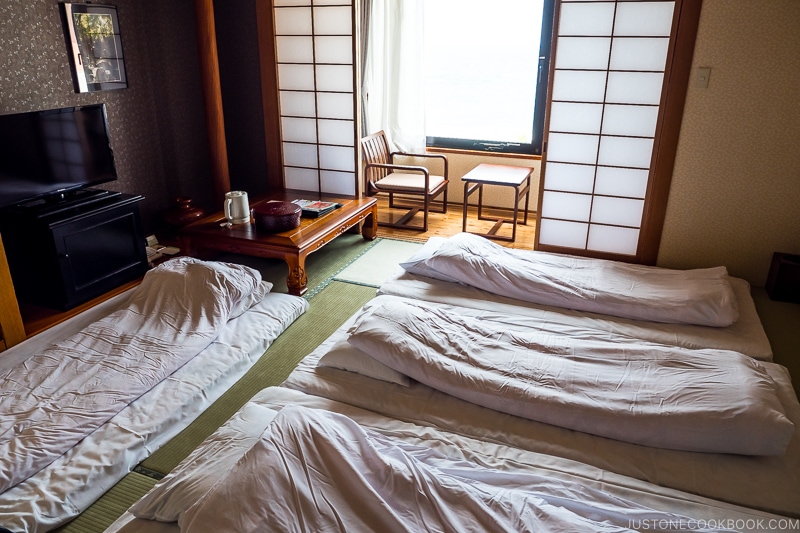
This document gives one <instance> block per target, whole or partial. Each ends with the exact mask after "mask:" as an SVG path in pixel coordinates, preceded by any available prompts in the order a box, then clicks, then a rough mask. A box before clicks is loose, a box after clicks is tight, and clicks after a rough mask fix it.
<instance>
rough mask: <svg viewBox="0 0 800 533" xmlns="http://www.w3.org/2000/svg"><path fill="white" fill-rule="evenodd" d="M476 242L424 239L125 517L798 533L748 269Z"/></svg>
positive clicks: (164, 523)
mask: <svg viewBox="0 0 800 533" xmlns="http://www.w3.org/2000/svg"><path fill="white" fill-rule="evenodd" d="M476 239H480V238H478V237H475V236H469V235H466V234H462V235H457V236H456V237H453V238H451V239H446V240H444V239H431V241H429V242H428V244H426V245H425V246H424V247H423V249H422V250H420V252H419V253H418V254H415V256H414V257H412V258H410V259H409V261H407V262H404V263H403V265H402V266H403V270H401V271H399V272H398V273H397V274H396V275H394V276H392V278H391V279H390V280H388V281H387V282H385V283H383V285H382V286H381V287H380V289H379V291H378V296H376V298H374V299H373V300H371V301H370V302H369V303H368V304H367V305H365V306H364V308H363V309H362V310H361V311H360V312H358V313H356V315H354V316H353V317H351V318H350V319H349V320H348V321H347V322H346V323H345V324H344V325H343V326H342V327H341V328H339V330H337V331H336V332H335V333H334V334H333V335H332V336H331V337H330V338H328V339H327V340H326V341H325V342H324V343H322V344H321V345H320V346H319V347H318V348H317V349H316V350H314V351H313V352H312V353H311V354H310V355H309V356H307V357H306V358H305V359H304V360H303V361H302V362H301V363H300V365H299V366H298V367H297V368H296V369H295V371H294V372H293V373H292V374H291V375H290V376H289V378H288V379H287V380H286V382H285V383H284V384H283V386H282V387H278V388H271V389H266V390H264V391H262V392H261V393H259V394H258V395H257V396H256V397H254V398H253V400H252V401H251V404H255V405H251V404H248V406H250V407H249V408H248V406H245V408H243V410H242V411H240V412H239V413H238V414H237V416H236V417H234V418H232V419H231V420H230V421H229V423H228V424H226V426H223V427H222V428H220V430H218V432H217V433H215V435H212V436H211V437H209V439H207V441H206V442H204V444H203V445H201V446H200V447H199V448H198V449H197V450H195V452H193V454H192V455H190V456H189V457H188V458H187V459H186V460H185V461H184V462H183V463H182V464H181V465H180V466H179V467H178V468H176V470H175V471H174V472H173V473H172V474H170V475H169V476H168V477H167V478H165V479H164V480H163V481H162V482H160V483H159V484H158V485H156V487H155V488H154V489H153V491H151V492H150V493H149V494H148V495H146V496H145V497H144V498H143V499H142V500H140V501H139V502H138V503H137V504H136V505H134V506H133V507H132V508H131V510H130V511H129V512H128V513H126V514H125V516H123V517H121V518H120V520H118V521H117V523H115V525H114V526H113V527H112V529H111V530H112V531H124V532H125V533H131V532H154V531H177V530H180V531H212V530H213V531H220V530H237V531H246V530H251V531H256V530H264V528H267V529H269V530H287V531H288V530H303V529H307V530H314V529H316V528H317V527H320V528H324V527H328V528H331V530H342V531H344V530H348V527H355V528H356V529H358V528H369V529H373V530H374V529H375V528H378V529H381V530H386V531H416V530H428V529H432V530H440V529H441V530H448V529H449V530H453V531H461V530H474V531H486V530H489V531H494V530H497V531H506V530H508V531H525V530H531V531H533V530H563V531H627V530H687V529H692V530H709V531H720V530H722V531H727V530H738V531H766V530H775V529H780V528H782V529H785V530H796V529H800V519H799V518H798V517H799V516H800V503H799V502H800V438H798V434H797V431H796V430H795V428H796V427H797V425H798V424H800V404H798V401H797V397H796V395H795V393H794V390H793V389H792V386H791V381H790V379H789V376H788V373H787V371H786V369H785V368H783V367H781V366H780V365H776V364H774V363H772V362H771V350H770V346H769V342H768V340H767V338H766V335H765V334H764V331H763V328H762V327H761V324H760V321H759V320H758V316H757V314H756V311H755V306H754V303H753V301H752V298H751V297H750V294H749V287H748V285H747V283H746V282H744V281H743V280H738V279H734V278H729V277H728V276H727V273H726V272H725V271H724V269H703V270H701V271H670V270H665V269H656V268H653V267H636V266H630V265H622V264H618V263H614V262H603V261H595V260H582V259H580V258H566V257H564V256H555V257H553V256H552V255H550V254H545V255H542V254H540V253H538V252H524V251H514V252H511V253H510V254H509V253H508V252H507V251H506V250H505V249H503V250H499V249H497V248H495V247H494V246H496V245H493V244H492V243H490V242H489V241H486V240H483V239H481V240H476ZM459 249H460V251H459ZM498 260H499V261H500V262H499V263H498V262H497V261H498ZM543 264H544V267H542V265H543ZM517 267H519V268H517ZM565 280H567V281H568V282H565ZM620 295H627V297H625V298H620ZM585 300H589V301H588V302H587V301H585ZM640 317H643V318H640ZM476 369H479V370H480V371H478V370H476ZM498 375H499V376H500V378H499V379H497V376H498ZM256 406H260V407H266V408H268V409H269V411H268V412H261V413H260V414H258V415H256V414H254V412H256V411H258V407H256ZM248 409H249V410H248ZM284 411H285V413H284ZM659 413H660V414H661V415H662V416H661V417H659ZM237 417H238V422H237ZM243 417H244V418H248V417H249V418H250V419H251V423H246V424H245V423H242V422H241V419H242V418H243ZM253 417H255V418H256V419H257V420H258V422H252V419H253ZM245 426H247V427H248V428H249V429H242V428H243V427H245ZM234 441H235V442H236V443H237V444H236V445H235V446H233V447H235V448H237V450H236V451H235V452H233V453H231V454H229V455H230V456H228V457H226V458H225V459H219V457H218V452H219V450H220V449H222V448H226V449H227V448H230V446H231V445H230V443H231V442H234ZM225 443H227V444H225ZM215 456H216V457H217V458H218V460H215V459H214V457H215ZM265 472H266V474H264V473H265ZM199 478H202V480H203V481H202V482H198V481H197V480H198V479H199ZM273 480H274V483H273ZM245 494H248V496H247V497H245ZM254 498H255V499H254ZM498 502H507V505H498ZM223 506H224V507H223ZM228 506H230V507H228ZM222 508H225V509H226V512H220V511H219V510H220V509H222ZM214 509H216V513H214V512H213V510H214ZM403 509H406V511H403ZM260 510H264V511H260Z"/></svg>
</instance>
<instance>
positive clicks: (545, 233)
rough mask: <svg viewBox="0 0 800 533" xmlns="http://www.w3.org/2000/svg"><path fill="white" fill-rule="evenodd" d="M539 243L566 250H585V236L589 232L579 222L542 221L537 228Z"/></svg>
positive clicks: (587, 227)
mask: <svg viewBox="0 0 800 533" xmlns="http://www.w3.org/2000/svg"><path fill="white" fill-rule="evenodd" d="M537 230H538V231H539V243H540V244H550V245H553V246H565V247H567V248H578V249H581V250H583V249H584V248H586V236H587V234H588V232H589V225H588V224H581V223H579V222H565V221H563V220H548V219H544V218H543V219H542V220H541V222H540V223H539V227H538V228H537Z"/></svg>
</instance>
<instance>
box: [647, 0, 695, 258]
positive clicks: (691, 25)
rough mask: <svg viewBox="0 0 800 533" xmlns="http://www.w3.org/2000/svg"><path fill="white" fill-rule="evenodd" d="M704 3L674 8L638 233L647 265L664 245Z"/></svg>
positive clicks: (689, 1)
mask: <svg viewBox="0 0 800 533" xmlns="http://www.w3.org/2000/svg"><path fill="white" fill-rule="evenodd" d="M702 6H703V2H702V0H679V1H678V2H676V4H675V9H677V10H680V11H679V14H678V16H677V17H675V18H676V22H675V27H674V28H673V35H674V36H675V39H674V42H673V54H672V61H671V62H670V64H669V68H668V70H667V72H665V73H664V75H665V76H668V78H667V83H666V84H665V85H666V86H667V90H666V92H665V94H664V98H663V101H662V105H663V110H664V111H663V115H662V117H663V118H662V122H661V126H660V131H659V133H658V138H657V140H656V142H657V144H656V149H655V150H654V151H653V157H654V158H655V161H654V162H653V165H652V167H651V168H652V174H651V177H650V180H649V182H648V186H647V196H646V198H647V200H646V201H645V206H644V214H643V216H642V229H641V233H640V234H639V249H638V254H637V260H638V262H639V263H643V264H647V265H654V264H656V261H657V259H658V249H659V247H660V245H661V234H662V232H663V230H664V219H665V218H666V214H667V200H668V199H669V189H670V186H671V185H672V172H673V170H674V168H675V155H676V153H677V151H678V141H679V140H680V131H681V123H682V122H683V108H684V105H685V103H686V91H687V88H688V86H689V78H690V77H691V73H692V72H691V71H692V57H693V56H694V45H695V40H696V39H697V27H698V25H699V22H700V11H701V9H702Z"/></svg>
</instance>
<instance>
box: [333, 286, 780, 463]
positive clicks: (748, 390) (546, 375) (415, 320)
mask: <svg viewBox="0 0 800 533" xmlns="http://www.w3.org/2000/svg"><path fill="white" fill-rule="evenodd" d="M348 342H349V343H350V344H352V345H353V346H355V347H356V348H358V349H359V350H361V351H363V352H365V353H367V354H369V355H370V356H372V357H374V358H375V359H377V360H378V361H379V362H381V363H383V364H384V365H386V366H388V367H390V368H392V369H394V370H396V371H398V372H401V373H403V374H405V375H408V376H410V377H412V378H414V379H416V380H417V381H420V382H421V383H424V384H426V385H428V386H430V387H433V388H435V389H438V390H441V391H443V392H446V393H448V394H450V395H452V396H455V397H458V398H461V399H463V400H467V401H470V402H473V403H477V404H479V405H483V406H485V407H489V408H491V409H494V410H496V411H501V412H506V413H509V414H514V415H517V416H521V417H524V418H528V419H531V420H536V421H540V422H545V423H549V424H554V425H558V426H561V427H566V428H569V429H575V430H578V431H583V432H586V433H591V434H595V435H600V436H605V437H610V438H613V439H617V440H623V441H626V442H631V443H635V444H642V445H646V446H653V447H658V448H667V449H675V450H686V451H700V452H714V453H736V454H746V455H781V454H783V453H784V452H785V449H786V446H787V445H788V443H789V441H790V440H791V438H792V435H793V433H794V425H793V424H792V423H791V422H790V421H789V420H788V419H787V418H786V416H785V415H784V412H783V408H782V406H781V403H780V401H779V400H778V397H777V393H776V390H775V389H776V387H775V384H774V382H773V381H772V379H771V378H770V376H769V374H768V373H767V372H766V371H765V369H763V368H762V366H761V365H760V363H758V362H757V361H755V360H753V359H751V358H749V357H746V356H743V355H741V354H737V353H735V352H721V351H717V350H686V349H682V348H677V347H667V346H661V345H656V344H648V343H644V342H637V341H635V340H633V339H632V340H631V342H629V343H624V344H622V343H608V342H602V341H596V340H584V339H579V338H571V337H562V336H558V335H549V334H541V333H538V332H532V331H528V330H526V329H525V328H516V329H515V328H513V327H512V328H510V327H509V325H508V324H502V323H494V322H492V321H490V320H476V319H474V318H471V317H467V316H459V315H456V314H454V313H452V312H445V311H442V310H441V309H435V308H429V307H427V306H425V305H424V304H411V303H405V302H401V301H391V300H390V301H388V302H386V303H384V304H382V305H379V306H372V307H370V308H369V309H368V310H367V311H365V312H364V313H363V314H362V315H361V316H360V317H359V318H358V319H357V320H356V322H355V324H354V325H353V327H352V328H351V329H350V336H349V339H348Z"/></svg>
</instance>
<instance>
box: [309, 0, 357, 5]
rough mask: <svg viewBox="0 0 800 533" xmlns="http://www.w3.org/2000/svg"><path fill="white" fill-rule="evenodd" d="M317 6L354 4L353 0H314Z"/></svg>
mask: <svg viewBox="0 0 800 533" xmlns="http://www.w3.org/2000/svg"><path fill="white" fill-rule="evenodd" d="M314 5H315V6H352V5H353V2H352V0H324V1H318V0H315V1H314Z"/></svg>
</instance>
